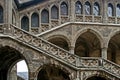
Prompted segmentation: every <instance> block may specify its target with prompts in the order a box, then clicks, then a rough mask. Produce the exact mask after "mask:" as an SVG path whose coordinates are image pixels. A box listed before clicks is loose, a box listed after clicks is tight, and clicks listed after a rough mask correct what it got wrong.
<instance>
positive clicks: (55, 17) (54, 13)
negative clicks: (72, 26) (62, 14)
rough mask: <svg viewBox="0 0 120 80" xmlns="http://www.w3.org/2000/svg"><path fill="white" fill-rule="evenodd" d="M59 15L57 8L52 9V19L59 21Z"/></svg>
mask: <svg viewBox="0 0 120 80" xmlns="http://www.w3.org/2000/svg"><path fill="white" fill-rule="evenodd" d="M58 15H59V12H58V8H57V7H56V6H53V7H52V8H51V18H52V19H58Z"/></svg>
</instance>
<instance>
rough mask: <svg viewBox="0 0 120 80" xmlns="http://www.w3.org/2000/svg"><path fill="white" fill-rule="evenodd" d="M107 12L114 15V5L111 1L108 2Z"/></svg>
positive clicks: (110, 15)
mask: <svg viewBox="0 0 120 80" xmlns="http://www.w3.org/2000/svg"><path fill="white" fill-rule="evenodd" d="M107 13H108V16H109V17H112V16H114V9H113V5H112V4H111V3H109V4H108V11H107Z"/></svg>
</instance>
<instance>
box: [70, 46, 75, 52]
mask: <svg viewBox="0 0 120 80" xmlns="http://www.w3.org/2000/svg"><path fill="white" fill-rule="evenodd" d="M74 49H75V47H74V46H70V47H69V52H70V53H71V54H74Z"/></svg>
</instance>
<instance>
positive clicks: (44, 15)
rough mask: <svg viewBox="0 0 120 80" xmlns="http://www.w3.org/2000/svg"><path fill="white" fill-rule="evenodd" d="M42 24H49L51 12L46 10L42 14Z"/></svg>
mask: <svg viewBox="0 0 120 80" xmlns="http://www.w3.org/2000/svg"><path fill="white" fill-rule="evenodd" d="M41 23H49V12H48V10H46V9H43V10H42V12H41Z"/></svg>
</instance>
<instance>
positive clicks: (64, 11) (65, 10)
mask: <svg viewBox="0 0 120 80" xmlns="http://www.w3.org/2000/svg"><path fill="white" fill-rule="evenodd" d="M60 7H61V15H68V5H67V4H66V3H65V2H63V3H62V4H61V6H60Z"/></svg>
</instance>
